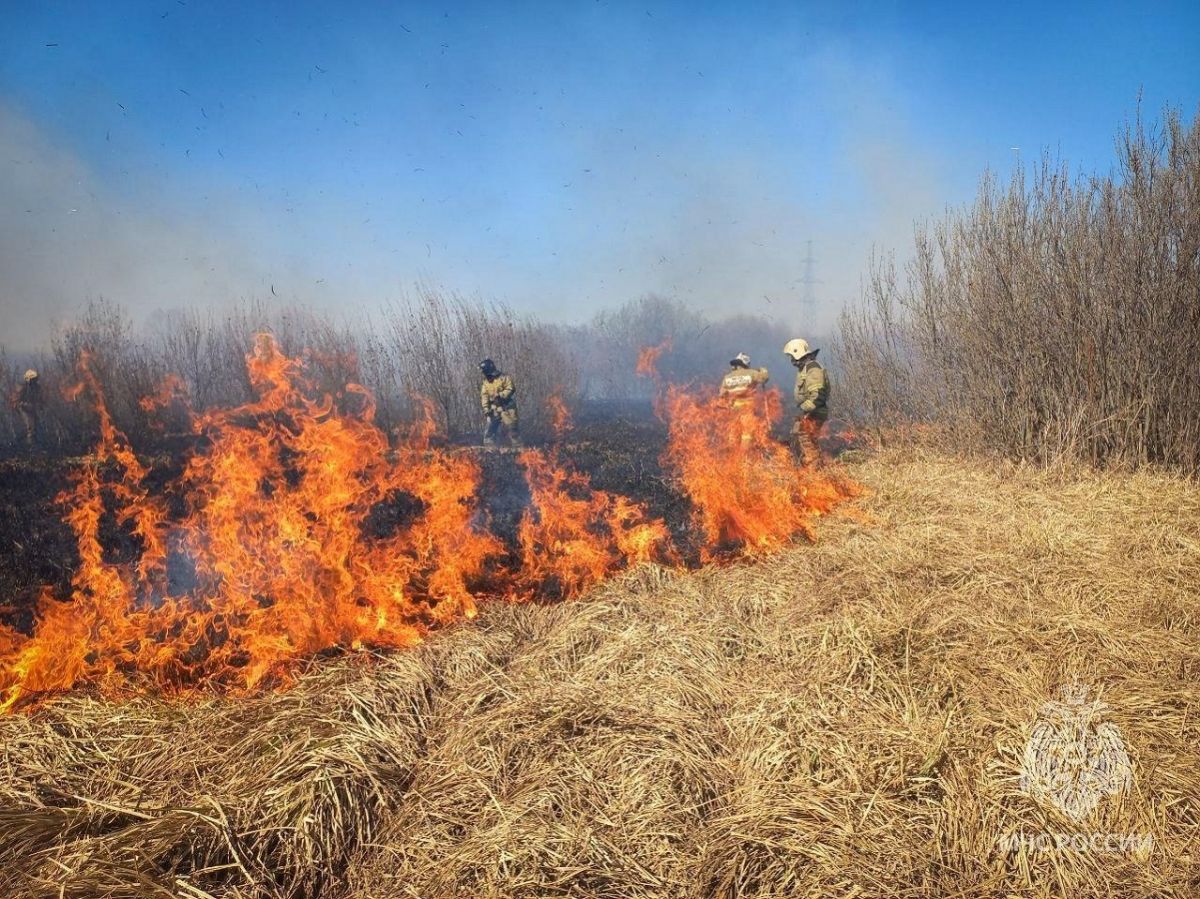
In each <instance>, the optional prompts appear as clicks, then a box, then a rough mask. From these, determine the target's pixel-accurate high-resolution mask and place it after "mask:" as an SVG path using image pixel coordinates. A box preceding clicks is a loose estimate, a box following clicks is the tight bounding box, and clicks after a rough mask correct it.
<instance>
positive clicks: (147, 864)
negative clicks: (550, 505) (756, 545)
mask: <svg viewBox="0 0 1200 899" xmlns="http://www.w3.org/2000/svg"><path fill="white" fill-rule="evenodd" d="M854 473H855V475H856V476H857V477H859V478H860V479H861V480H863V481H864V482H866V483H867V484H868V485H869V486H870V487H871V489H872V491H873V494H872V496H871V497H870V498H869V499H867V500H865V501H864V502H863V503H862V507H863V508H865V509H867V510H868V511H869V512H870V513H871V515H872V516H873V518H874V521H873V522H871V523H863V522H859V521H855V520H852V519H851V518H847V517H837V518H833V519H829V520H827V521H825V522H824V523H823V525H822V527H821V528H820V532H821V536H820V542H818V543H817V544H816V545H813V546H807V545H806V546H800V547H797V548H796V549H794V550H792V551H789V552H787V553H783V554H780V555H778V556H775V557H772V558H770V559H766V560H763V561H760V562H757V563H747V564H741V565H736V566H732V567H728V568H720V569H717V568H710V569H706V570H703V571H699V572H694V573H690V574H685V573H674V572H668V571H664V570H660V569H656V568H651V567H647V568H643V569H640V570H638V571H635V572H632V573H629V574H628V575H626V576H624V577H622V578H620V579H618V580H616V581H614V582H611V583H609V584H607V585H605V586H604V587H602V588H601V589H599V590H597V591H594V592H593V593H592V594H591V595H590V596H589V597H588V598H587V599H586V600H584V601H581V602H577V603H572V604H568V605H562V606H555V607H535V606H527V607H507V606H500V605H495V606H491V607H489V608H486V609H485V610H484V612H483V613H482V614H481V616H480V618H479V619H478V620H477V621H475V622H473V623H471V624H468V625H464V626H461V627H458V628H456V629H454V630H452V631H450V632H447V633H445V634H442V635H440V636H438V637H437V638H436V639H434V640H431V641H430V642H429V643H428V644H427V645H426V646H425V647H423V648H421V649H420V650H418V651H414V652H409V653H402V654H397V655H393V656H390V657H386V658H371V659H363V658H356V659H346V660H340V661H334V662H324V663H314V665H313V666H312V670H311V671H310V672H308V673H307V674H306V675H305V676H304V677H303V678H302V679H301V681H300V683H299V685H298V686H297V687H296V688H295V689H293V690H291V691H289V692H286V693H282V694H278V695H272V696H263V697H256V698H253V699H250V700H244V699H243V700H236V701H231V700H219V699H211V700H205V701H203V702H198V703H192V704H188V705H180V704H171V703H165V702H161V701H157V700H150V699H147V700H140V701H137V702H133V703H129V704H126V705H123V706H113V705H110V704H107V703H103V702H100V701H96V700H92V699H88V698H81V697H69V698H64V699H62V700H59V701H56V702H54V703H52V704H50V705H48V706H46V707H45V708H43V709H42V710H40V711H39V712H37V713H36V714H35V715H33V716H31V717H26V716H18V717H13V718H9V719H6V720H3V721H0V747H2V748H0V752H2V756H0V895H2V896H5V897H8V896H12V897H50V896H77V897H89V899H90V897H100V896H123V897H124V896H128V897H133V896H152V895H162V896H179V897H191V899H196V897H205V896H218V897H251V896H260V895H262V896H280V897H283V896H315V895H320V896H323V897H339V896H348V897H353V899H401V897H441V896H461V897H492V896H494V897H501V896H504V897H509V896H512V897H535V896H536V897H546V896H573V897H630V899H633V897H690V896H715V897H735V896H737V897H740V896H756V897H768V896H769V897H783V896H807V895H821V896H980V897H983V896H1005V895H1018V896H1058V895H1061V896H1089V895H1095V896H1101V895H1121V896H1151V895H1153V896H1164V895H1165V896H1179V897H1185V896H1194V895H1196V894H1197V892H1198V891H1200V859H1198V857H1197V848H1198V845H1197V838H1198V836H1200V832H1198V829H1197V828H1198V825H1200V770H1198V768H1197V762H1198V760H1200V759H1198V752H1197V748H1196V747H1197V745H1198V743H1200V720H1198V718H1197V710H1198V709H1200V706H1198V704H1197V703H1198V700H1200V687H1198V686H1197V683H1196V677H1197V674H1198V673H1200V639H1198V637H1200V634H1198V630H1200V625H1198V623H1197V614H1198V613H1200V487H1197V485H1196V484H1195V483H1193V482H1188V481H1184V480H1179V479H1174V478H1170V477H1168V476H1164V475H1154V474H1149V473H1138V474H1133V475H1121V474H1110V475H1102V476H1097V475H1078V476H1069V475H1064V474H1061V473H1059V474H1053V473H1047V472H1038V471H1033V470H1028V469H1021V468H1016V467H1003V468H999V469H996V470H992V469H988V468H987V467H985V466H983V465H982V464H975V463H971V464H966V463H962V462H958V461H952V460H948V459H945V458H942V457H939V456H936V455H932V454H927V455H924V456H922V457H919V458H905V457H902V456H900V455H896V454H889V455H886V456H884V457H881V458H876V459H873V460H870V461H867V462H865V463H862V464H859V465H855V466H854ZM1073 681H1078V682H1081V683H1084V684H1087V685H1090V686H1092V687H1093V688H1094V689H1095V690H1096V691H1099V692H1100V693H1101V695H1102V696H1103V699H1104V700H1105V701H1106V702H1107V703H1108V704H1109V705H1110V706H1111V712H1110V715H1111V720H1112V721H1113V722H1114V723H1116V724H1117V725H1118V727H1119V728H1120V730H1121V733H1122V735H1123V737H1124V741H1125V746H1126V749H1127V751H1128V753H1129V756H1130V759H1131V760H1132V763H1133V768H1134V782H1133V787H1132V789H1131V790H1130V791H1128V792H1127V793H1126V794H1125V795H1124V797H1123V798H1120V799H1117V798H1113V799H1110V800H1108V801H1105V802H1103V803H1101V805H1100V807H1099V808H1098V809H1097V811H1096V812H1095V813H1094V815H1093V817H1092V818H1091V819H1088V820H1086V821H1084V822H1083V823H1081V824H1076V823H1074V822H1072V821H1070V820H1069V819H1067V818H1064V817H1063V816H1062V815H1061V814H1060V813H1058V812H1057V811H1055V809H1054V808H1053V807H1052V806H1050V805H1048V804H1044V803H1039V802H1038V801H1035V799H1033V798H1031V797H1029V796H1027V795H1026V794H1025V793H1024V792H1023V791H1022V790H1021V788H1020V785H1019V782H1018V781H1019V778H1020V774H1021V760H1022V753H1023V751H1024V747H1025V744H1026V741H1027V740H1028V738H1029V735H1030V729H1031V727H1032V725H1033V723H1034V721H1035V718H1036V715H1037V713H1038V710H1039V708H1040V707H1041V705H1042V704H1043V703H1044V702H1045V701H1046V700H1048V699H1050V698H1052V697H1053V695H1054V692H1055V689H1056V687H1058V686H1059V685H1060V684H1063V683H1068V682H1073ZM1079 830H1083V831H1100V832H1104V833H1126V832H1136V833H1146V834H1149V835H1151V836H1152V837H1153V841H1154V842H1153V847H1152V849H1151V850H1150V851H1149V852H1148V853H1145V852H1123V853H1109V854H1100V853H1096V852H1077V851H1071V850H1064V851H1060V852H1034V851H1026V850H1022V851H1020V852H1008V851H1004V850H1003V849H1002V848H1001V847H1000V840H1001V839H1002V838H1004V837H1005V836H1007V835H1011V834H1014V833H1018V832H1025V833H1031V832H1041V831H1051V832H1075V831H1079Z"/></svg>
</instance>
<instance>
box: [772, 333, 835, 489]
mask: <svg viewBox="0 0 1200 899" xmlns="http://www.w3.org/2000/svg"><path fill="white" fill-rule="evenodd" d="M783 352H784V355H786V356H787V357H788V359H790V360H791V363H792V365H794V366H796V394H795V395H796V421H795V423H794V424H793V425H792V440H793V445H794V446H795V449H796V453H797V455H798V456H799V457H800V458H801V460H802V461H803V462H804V464H805V465H814V464H816V463H817V462H818V461H819V460H820V458H821V451H820V447H819V446H818V444H817V438H818V437H820V435H821V430H822V428H824V426H825V422H826V420H827V419H828V418H829V376H828V375H827V374H826V373H825V369H824V368H822V367H821V365H820V364H819V363H818V362H817V353H818V352H819V350H815V349H812V348H811V347H809V345H808V341H806V340H802V339H801V338H799V337H797V338H795V339H794V340H789V341H788V342H787V343H786V344H784V347H783Z"/></svg>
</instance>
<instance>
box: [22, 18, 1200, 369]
mask: <svg viewBox="0 0 1200 899" xmlns="http://www.w3.org/2000/svg"><path fill="white" fill-rule="evenodd" d="M1087 9H1089V7H1083V6H1079V7H1074V8H1072V7H1061V8H1057V9H1043V8H1041V7H1036V8H1035V7H1033V6H1032V5H1029V4H1019V5H1017V6H1008V7H1005V8H1003V9H1000V8H988V9H982V10H980V9H970V10H968V9H961V8H958V7H956V6H947V7H944V8H942V7H938V6H925V7H922V8H921V9H919V10H918V9H916V8H913V7H911V6H909V5H902V4H899V3H896V4H876V5H873V6H869V7H863V8H861V9H859V10H858V11H857V12H855V13H853V14H851V13H841V12H837V11H834V10H833V9H832V8H825V7H821V6H816V5H783V4H755V5H752V6H743V5H736V6H735V5H733V4H713V5H710V6H707V7H705V11H704V12H703V13H699V12H694V11H689V7H687V6H685V5H681V4H603V3H596V4H589V5H587V6H577V7H572V8H571V9H564V8H561V7H560V6H558V5H540V4H532V3H530V4H520V5H518V6H515V7H512V8H511V10H512V11H511V12H510V13H507V14H506V13H503V12H501V11H500V10H499V9H498V8H496V7H494V6H492V5H487V4H479V5H474V4H467V5H458V6H455V7H449V6H447V7H435V6H431V5H418V4H408V5H404V6H399V7H396V8H393V9H388V10H382V9H374V8H371V9H367V8H361V9H357V10H352V11H346V12H339V13H337V14H332V13H329V12H327V11H324V8H323V7H321V6H318V5H316V4H309V3H300V4H288V5H283V4H257V5H255V6H254V7H253V8H250V9H243V8H241V7H239V6H237V5H234V4H224V3H222V4H210V5H206V6H204V7H200V6H198V5H192V4H190V3H187V2H184V0H162V2H159V3H153V4H151V3H114V4H107V5H105V6H104V7H103V8H102V9H101V8H99V7H96V6H94V5H93V4H87V3H55V4H46V5H43V6H40V7H37V8H33V7H29V8H24V9H22V10H20V11H10V13H9V15H8V17H7V18H8V21H7V26H8V27H7V28H6V30H5V33H4V34H3V35H0V159H2V160H4V167H3V176H2V177H0V270H2V271H3V273H4V274H3V283H2V284H0V296H2V298H3V299H2V302H3V317H4V325H5V327H4V336H3V338H0V341H2V342H3V343H4V344H6V345H8V346H10V347H17V346H29V345H34V344H39V343H42V342H44V340H45V339H46V337H47V336H48V334H49V333H50V329H51V328H52V326H53V323H54V322H55V320H57V319H61V318H64V317H68V316H70V315H71V314H72V313H73V312H74V311H75V310H76V309H77V308H79V307H80V306H81V305H82V304H83V303H85V302H86V301H87V300H89V299H94V298H97V297H105V298H107V299H110V300H112V301H113V302H116V303H118V304H120V305H121V306H123V307H124V308H126V309H128V310H130V311H131V312H132V313H133V314H134V316H135V317H143V316H145V315H146V314H147V313H149V312H150V311H152V310H156V309H169V308H174V307H183V306H194V305H204V306H212V307H217V308H220V307H221V306H223V305H225V304H228V303H231V302H235V301H237V300H239V299H244V298H255V297H257V298H262V299H266V300H271V299H272V298H277V299H279V300H282V301H288V302H297V303H301V304H304V305H307V306H311V307H313V308H315V309H319V310H325V311H329V312H332V313H334V314H339V313H341V312H343V311H355V310H371V309H375V308H378V307H379V306H381V305H382V304H384V303H386V302H388V301H391V300H396V299H398V298H400V297H401V296H402V295H403V294H404V293H405V292H406V291H407V290H410V289H411V286H412V285H413V284H414V283H415V282H418V281H420V282H424V283H430V284H435V285H438V286H441V287H443V288H445V289H446V290H450V291H458V292H463V293H467V294H478V295H480V296H482V297H484V298H485V299H497V300H501V301H504V302H506V303H509V304H510V305H512V306H513V307H515V308H517V309H519V310H520V311H522V312H528V313H532V314H536V315H539V316H542V317H544V318H547V319H550V320H553V321H568V322H569V321H576V320H581V319H585V318H588V317H590V316H591V315H592V314H594V312H596V311H597V310H598V309H601V308H605V307H609V306H615V305H617V304H619V303H622V302H625V301H627V300H630V299H634V298H636V297H639V296H642V295H646V294H659V295H663V296H667V297H672V298H676V299H679V300H681V301H683V302H685V303H688V304H689V305H692V306H694V307H696V308H698V309H701V310H703V311H706V312H709V313H716V314H722V313H741V312H745V313H759V314H763V315H766V316H768V317H771V318H776V319H782V320H784V321H787V322H789V323H792V324H794V325H795V326H796V328H797V329H804V330H809V331H813V330H815V331H823V330H828V329H829V327H830V325H831V324H832V321H833V320H834V318H835V317H836V314H837V311H838V310H839V309H840V307H841V305H842V304H843V303H844V302H845V301H846V300H848V299H852V298H854V297H855V296H856V295H857V289H858V284H859V283H860V279H861V277H862V275H863V273H864V270H865V267H866V264H867V262H868V259H869V257H870V254H871V252H872V249H873V248H875V249H878V250H879V251H881V252H889V251H894V252H897V253H898V254H900V255H901V256H903V255H904V254H905V253H906V252H907V250H908V247H909V244H910V243H911V229H912V226H913V222H914V220H916V219H921V218H926V217H929V216H934V215H937V214H939V213H940V212H941V211H942V210H943V209H944V208H945V207H947V206H949V205H957V204H961V203H964V202H967V201H969V200H970V198H971V197H972V196H973V194H974V190H975V186H976V183H977V181H978V178H979V176H980V174H981V173H982V172H983V171H984V170H985V169H987V168H990V169H992V170H993V171H995V172H997V173H998V174H999V175H1000V176H1002V177H1003V176H1006V175H1007V173H1008V172H1009V171H1011V167H1012V166H1013V164H1014V163H1015V161H1016V160H1017V158H1018V157H1023V158H1025V159H1030V158H1036V157H1038V156H1039V155H1040V154H1041V153H1042V152H1043V151H1048V152H1050V153H1052V154H1053V155H1055V156H1057V157H1059V158H1062V159H1063V160H1065V161H1067V162H1069V163H1071V165H1072V167H1073V168H1074V169H1075V170H1076V171H1088V170H1098V171H1101V172H1103V171H1106V170H1107V168H1108V166H1109V160H1110V159H1111V147H1112V135H1113V133H1114V131H1115V129H1116V128H1117V127H1118V126H1119V124H1120V123H1121V122H1122V121H1123V120H1124V119H1126V118H1127V117H1129V116H1131V115H1133V114H1134V113H1135V112H1136V109H1137V103H1138V98H1139V96H1140V97H1141V102H1142V109H1143V111H1144V113H1145V114H1146V115H1147V116H1149V117H1156V116H1157V115H1158V113H1159V111H1160V110H1161V108H1162V106H1163V105H1164V104H1173V105H1176V106H1179V107H1181V108H1182V109H1183V111H1184V112H1185V113H1187V114H1189V115H1190V114H1191V113H1192V112H1193V111H1194V110H1195V108H1196V104H1197V100H1198V99H1200V62H1198V60H1197V54H1196V53H1195V51H1194V49H1192V48H1191V46H1190V43H1189V40H1188V39H1187V37H1186V35H1187V34H1189V33H1191V34H1195V33H1196V32H1197V31H1198V30H1200V29H1198V28H1197V27H1196V26H1198V25H1200V12H1198V11H1197V10H1196V9H1195V8H1192V7H1188V6H1185V5H1183V4H1179V5H1176V6H1170V5H1168V6H1166V7H1162V8H1160V10H1159V12H1158V13H1157V14H1155V15H1148V14H1146V13H1144V12H1134V9H1135V8H1134V7H1133V6H1128V7H1126V8H1125V9H1126V13H1125V14H1124V15H1122V14H1121V12H1120V10H1119V9H1117V8H1116V7H1113V8H1112V9H1110V10H1109V13H1113V14H1106V15H1103V16H1101V15H1090V14H1085V11H1086V10H1087ZM1018 148H1019V149H1018ZM809 240H811V241H812V242H813V253H814V256H815V257H816V265H815V272H814V274H815V276H816V278H817V279H818V280H819V283H818V284H816V285H815V294H816V297H817V301H818V307H817V310H816V313H815V315H814V316H812V318H811V319H810V318H809V317H808V315H807V314H806V312H805V310H804V309H803V308H802V306H801V303H800V299H801V296H802V292H803V286H804V285H803V283H802V279H803V276H804V264H803V258H804V254H805V246H806V242H807V241H809Z"/></svg>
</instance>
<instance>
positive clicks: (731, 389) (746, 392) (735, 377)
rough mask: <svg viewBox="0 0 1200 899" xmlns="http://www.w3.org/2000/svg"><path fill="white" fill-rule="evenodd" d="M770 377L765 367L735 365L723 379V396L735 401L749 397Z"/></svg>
mask: <svg viewBox="0 0 1200 899" xmlns="http://www.w3.org/2000/svg"><path fill="white" fill-rule="evenodd" d="M770 377H771V376H770V375H769V374H767V370H766V369H765V368H742V367H741V366H735V367H734V368H731V369H729V371H727V372H726V373H725V377H723V378H722V379H721V396H724V397H729V398H730V399H732V400H733V401H734V402H737V401H738V400H744V399H749V398H750V397H751V396H753V394H754V393H755V391H757V390H758V389H759V388H761V387H762V386H763V385H764V384H766V383H767V381H768V380H769V379H770Z"/></svg>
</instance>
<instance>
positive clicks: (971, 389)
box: [837, 109, 1200, 473]
mask: <svg viewBox="0 0 1200 899" xmlns="http://www.w3.org/2000/svg"><path fill="white" fill-rule="evenodd" d="M1115 150H1116V153H1115V159H1114V161H1113V167H1112V170H1111V171H1109V172H1100V173H1098V174H1096V175H1092V176H1082V177H1081V176H1079V175H1078V174H1076V173H1072V172H1071V171H1069V170H1068V168H1067V166H1066V165H1065V164H1062V163H1056V162H1052V161H1051V160H1050V159H1049V158H1048V157H1043V158H1042V159H1041V161H1040V162H1035V163H1034V164H1033V165H1032V166H1030V167H1029V169H1028V170H1027V169H1025V168H1024V167H1021V166H1018V167H1017V169H1016V171H1015V172H1014V173H1013V175H1012V178H1011V180H1010V181H1009V183H1008V184H1002V183H1000V182H999V181H998V180H997V179H996V178H995V177H994V176H993V175H991V174H987V175H985V176H984V178H983V179H982V181H981V183H980V187H979V192H978V196H977V198H976V200H975V202H974V203H973V204H972V205H971V206H969V207H966V208H961V209H954V210H951V211H950V212H948V213H947V214H946V216H945V217H944V218H943V219H942V220H941V221H938V222H934V223H932V224H929V225H921V226H919V227H918V228H917V231H916V241H915V245H914V247H913V249H912V253H911V260H910V261H909V262H908V263H907V264H906V265H905V266H904V268H903V270H901V271H897V269H896V266H895V265H894V264H893V262H892V261H891V260H890V259H882V260H877V261H876V264H875V265H874V266H873V271H872V274H871V277H870V278H869V279H868V281H867V284H866V287H865V290H864V291H863V296H862V299H861V302H860V303H858V304H857V306H856V307H854V308H851V309H850V310H848V311H847V313H846V314H845V315H844V316H843V318H842V321H841V328H840V343H841V347H840V353H839V354H838V356H839V358H840V361H841V363H842V366H843V376H842V377H841V378H840V379H839V380H838V382H837V383H838V389H839V394H838V396H839V402H841V403H842V404H843V408H849V407H850V406H854V407H856V411H857V414H858V417H859V418H860V420H862V421H864V422H867V423H869V424H870V425H872V426H876V427H882V428H886V427H889V426H892V425H895V424H910V423H913V422H917V423H928V422H933V423H936V424H939V425H941V426H942V427H943V428H944V431H945V433H946V434H947V436H949V437H950V438H951V442H952V445H953V446H955V447H956V448H957V449H960V450H962V449H967V450H972V451H977V450H980V449H984V450H986V451H988V452H997V451H998V452H1000V453H1003V454H1005V455H1007V456H1008V457H1010V458H1015V459H1031V460H1037V461H1043V462H1044V461H1050V462H1055V461H1058V460H1060V459H1064V458H1065V459H1071V460H1081V461H1084V462H1086V463H1087V464H1092V465H1109V464H1113V463H1117V464H1125V465H1128V464H1145V463H1156V464H1164V465H1167V466H1170V467H1175V468H1178V469H1181V470H1184V471H1187V472H1191V473H1196V472H1200V419H1198V418H1197V416H1196V415H1195V414H1194V410H1195V408H1196V407H1197V404H1198V403H1200V368H1198V367H1197V366H1196V364H1195V355H1196V347H1197V346H1198V345H1200V303H1198V302H1197V297H1200V115H1197V114H1196V113H1195V111H1193V112H1192V118H1191V120H1190V121H1188V120H1187V119H1185V118H1183V117H1181V116H1180V115H1179V114H1178V113H1177V112H1175V111H1173V110H1171V109H1167V110H1166V111H1165V112H1164V114H1163V116H1162V118H1161V121H1160V122H1159V123H1147V122H1145V121H1143V120H1142V119H1141V117H1140V115H1139V116H1138V118H1137V119H1136V120H1135V121H1134V122H1133V123H1132V124H1129V125H1127V126H1126V127H1125V128H1124V129H1123V130H1122V131H1121V132H1120V133H1119V134H1118V135H1117V139H1116V147H1115Z"/></svg>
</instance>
